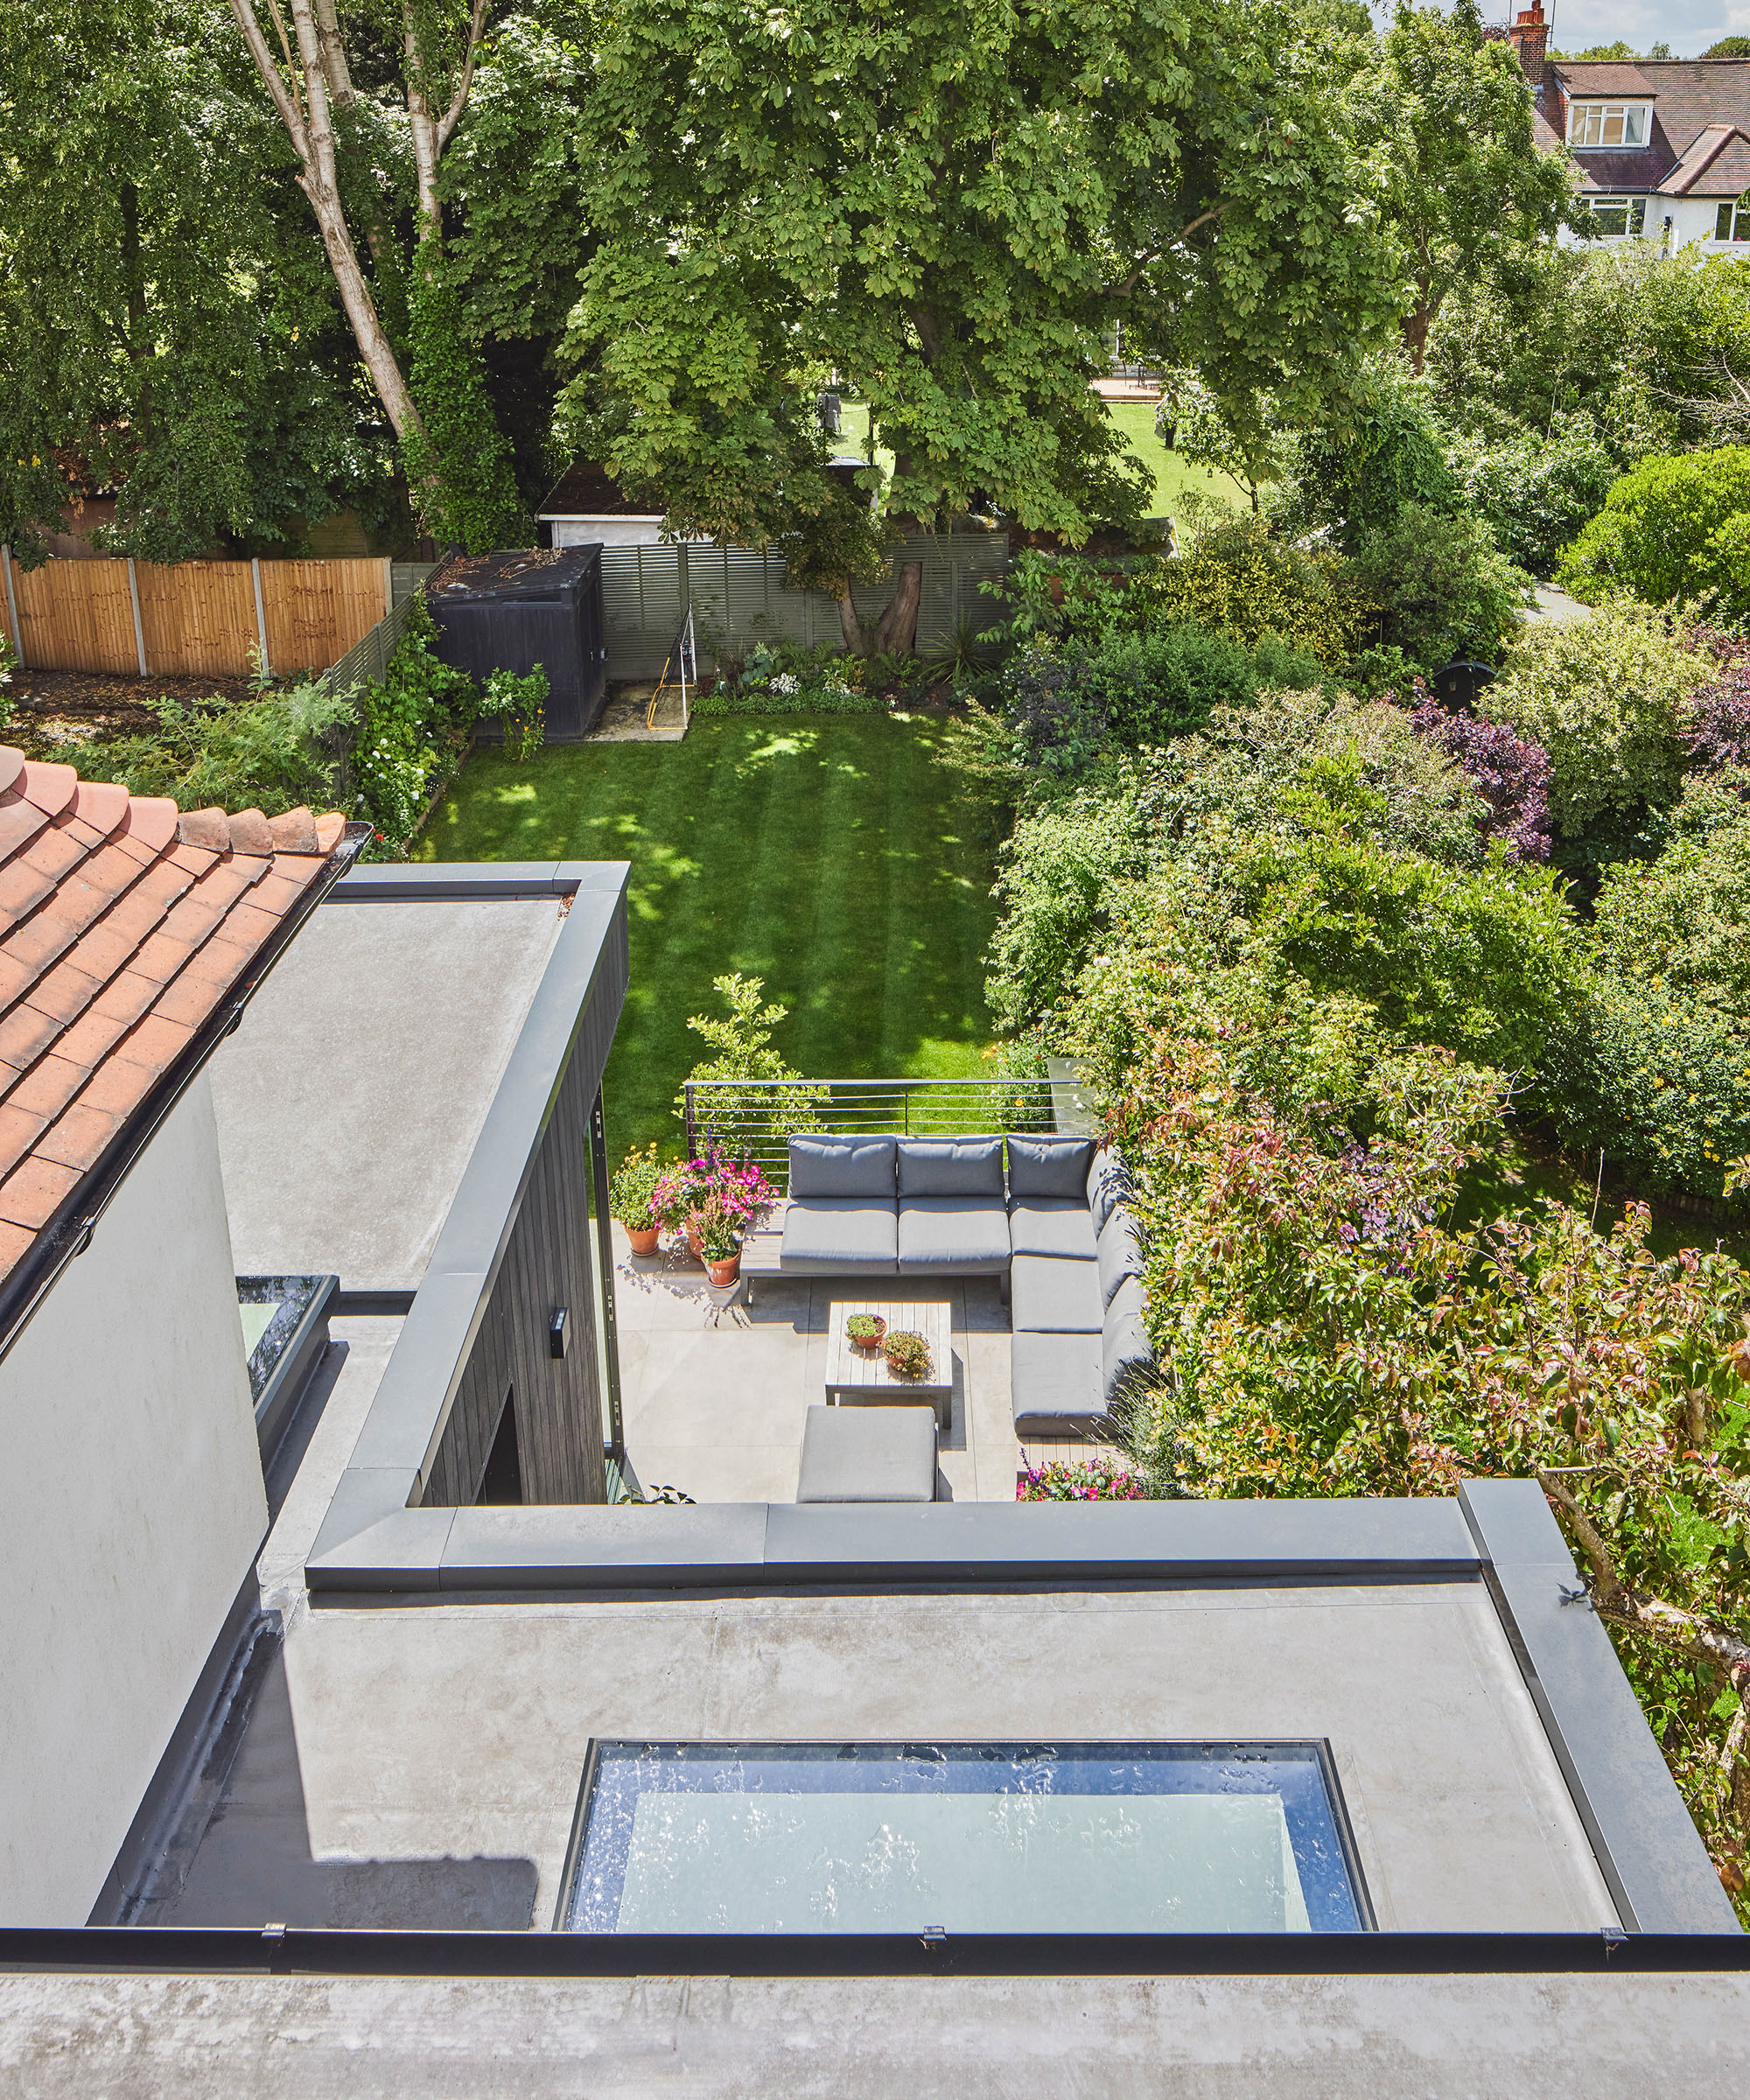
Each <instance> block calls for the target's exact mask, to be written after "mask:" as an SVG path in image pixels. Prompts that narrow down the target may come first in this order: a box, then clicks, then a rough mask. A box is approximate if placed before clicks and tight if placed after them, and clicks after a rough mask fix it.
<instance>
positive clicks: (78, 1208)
mask: <svg viewBox="0 0 1750 2100" xmlns="http://www.w3.org/2000/svg"><path fill="white" fill-rule="evenodd" d="M370 836H371V828H370V826H369V825H368V824H348V825H347V826H346V830H344V831H343V832H342V833H341V834H340V843H339V844H338V845H337V846H336V847H335V848H334V851H332V853H331V854H330V855H329V856H328V858H327V859H326V860H325V862H324V864H323V865H322V870H321V872H320V873H319V874H318V876H317V877H316V878H315V879H314V880H313V881H312V882H311V883H310V884H309V886H307V887H306V888H305V890H304V894H303V896H302V897H300V898H299V899H298V900H297V902H296V903H295V904H294V905H293V906H292V907H291V909H290V911H289V912H288V913H287V914H286V915H285V917H284V918H283V919H282V920H281V921H280V922H279V925H278V926H277V927H276V928H275V930H274V931H273V932H272V933H271V934H270V935H269V936H268V938H267V939H266V940H265V941H264V942H262V945H261V947H260V948H259V949H257V950H256V952H255V957H254V959H253V960H252V961H251V962H250V963H249V965H248V969H247V970H245V971H244V972H243V975H242V977H240V978H239V979H238V980H237V982H236V983H235V984H233V985H232V986H231V988H230V990H229V991H227V992H226V993H225V995H224V997H223V998H222V999H221V1002H220V1004H219V1005H218V1006H217V1008H216V1009H215V1010H214V1012H213V1013H212V1015H211V1016H210V1017H209V1018H208V1019H207V1020H206V1021H204V1022H203V1023H202V1024H201V1026H200V1028H199V1029H198V1030H197V1031H196V1032H195V1035H194V1038H193V1041H191V1042H188V1043H186V1044H185V1045H184V1046H183V1047H182V1049H180V1050H179V1052H178V1053H177V1054H176V1056H175V1057H174V1058H172V1060H171V1061H170V1063H169V1064H168V1065H166V1066H165V1069H164V1070H163V1071H162V1072H161V1073H160V1074H159V1075H158V1078H157V1079H155V1080H154V1081H153V1082H152V1084H151V1089H149V1091H148V1092H147V1094H146V1096H145V1097H144V1100H142V1101H141V1102H140V1103H139V1104H138V1106H137V1107H136V1108H135V1109H134V1110H132V1111H131V1112H130V1115H129V1116H128V1117H127V1118H126V1120H125V1121H124V1122H123V1124H122V1127H121V1129H120V1130H118V1131H116V1135H115V1136H114V1137H113V1138H111V1139H110V1140H109V1144H108V1145H105V1146H104V1148H103V1150H102V1152H100V1153H99V1154H98V1156H97V1158H96V1159H95V1160H94V1161H93V1163H92V1165H91V1166H89V1167H88V1168H87V1170H86V1172H85V1173H84V1175H83V1176H82V1177H81V1179H80V1180H79V1181H77V1182H76V1183H75V1184H74V1185H73V1187H72V1188H70V1189H69V1190H68V1191H67V1193H66V1195H65V1196H64V1197H63V1198H62V1199H61V1201H60V1203H59V1206H58V1207H57V1208H56V1209H55V1211H54V1212H53V1214H52V1215H51V1217H50V1218H49V1220H48V1222H47V1223H46V1224H45V1225H44V1226H43V1227H42V1229H40V1230H39V1231H38V1234H37V1236H36V1240H35V1242H34V1243H33V1244H32V1246H31V1250H30V1252H29V1253H28V1254H26V1255H25V1257H23V1259H22V1260H21V1261H19V1262H18V1264H17V1265H16V1267H14V1268H13V1270H12V1271H11V1273H10V1275H8V1276H7V1278H6V1279H5V1281H4V1283H0V1361H4V1358H5V1356H6V1354H7V1352H8V1351H9V1350H10V1349H11V1347H12V1344H13V1343H14V1342H15V1341H17V1340H18V1336H19V1335H20V1334H22V1333H23V1332H24V1330H25V1327H26V1326H27V1325H28V1324H29V1323H30V1320H31V1317H32V1315H33V1314H34V1313H35V1312H36V1310H37V1308H38V1306H40V1305H41V1304H42V1302H43V1300H44V1299H45V1298H46V1297H47V1296H48V1294H49V1292H51V1291H52V1289H53V1288H54V1285H55V1284H56V1282H57V1280H58V1279H59V1276H60V1272H61V1271H62V1270H63V1269H65V1268H66V1265H67V1264H68V1263H69V1262H71V1261H72V1260H73V1259H74V1257H76V1256H78V1255H81V1254H83V1253H84V1251H85V1250H86V1248H87V1247H88V1245H89V1243H90V1240H91V1235H92V1232H93V1230H94V1229H95V1227H96V1225H97V1222H98V1221H99V1219H100V1218H102V1215H103V1213H104V1212H105V1211H106V1210H107V1209H108V1208H109V1205H110V1203H111V1202H112V1201H114V1199H115V1196H116V1191H117V1190H118V1189H119V1188H120V1187H121V1186H122V1184H123V1181H125V1180H127V1178H128V1175H129V1174H130V1172H131V1171H132V1169H133V1166H134V1163H135V1162H136V1161H137V1159H139V1157H140V1154H141V1153H142V1152H144V1151H145V1149H146V1147H147V1146H148V1145H150V1144H151V1141H152V1139H153V1138H155V1137H156V1136H157V1135H158V1130H159V1128H160V1126H161V1125H162V1124H163V1123H164V1122H165V1118H166V1117H168V1116H169V1115H170V1113H171V1111H172V1110H173V1109H174V1108H175V1107H176V1105H177V1103H179V1101H180V1100H181V1099H182V1097H183V1096H184V1095H185V1094H186V1092H187V1091H188V1089H189V1088H190V1087H191V1086H192V1085H193V1082H194V1081H195V1080H196V1079H197V1078H198V1077H199V1076H200V1072H201V1069H202V1068H203V1067H204V1066H205V1064H206V1063H207V1059H208V1058H210V1057H211V1056H212V1054H213V1053H214V1051H215V1050H216V1049H217V1048H218V1047H219V1046H220V1044H221V1042H222V1041H223V1040H225V1038H226V1037H227V1036H228V1035H229V1034H230V1033H231V1031H232V1030H233V1029H234V1028H235V1026H237V1024H238V1022H239V1021H241V1020H242V1018H243V1009H244V1007H246V1006H247V1005H248V1003H249V1001H250V999H251V998H254V996H255V992H256V991H257V990H258V989H259V987H260V985H261V984H262V980H263V979H264V978H265V977H266V976H267V974H268V972H269V970H271V969H272V968H273V966H274V964H275V963H277V962H278V961H279V959H280V957H281V956H283V954H284V953H285V951H286V949H288V948H289V947H290V944H291V942H292V941H293V939H294V938H295V937H296V935H297V931H298V929H299V928H300V927H302V926H303V924H304V921H305V920H306V919H307V918H308V917H309V916H310V914H311V912H313V911H314V910H315V909H316V907H317V906H318V904H320V903H321V902H322V900H323V899H324V898H325V897H326V896H327V894H328V893H329V892H330V891H331V890H332V888H333V886H334V885H335V884H336V883H337V882H338V881H339V879H340V878H341V877H342V876H343V875H344V874H345V873H346V872H347V870H348V869H349V868H350V867H351V866H352V865H353V862H354V861H355V860H356V859H357V858H358V857H359V853H360V850H361V849H362V847H363V846H364V844H365V842H366V840H367V839H368V838H369V837H370Z"/></svg>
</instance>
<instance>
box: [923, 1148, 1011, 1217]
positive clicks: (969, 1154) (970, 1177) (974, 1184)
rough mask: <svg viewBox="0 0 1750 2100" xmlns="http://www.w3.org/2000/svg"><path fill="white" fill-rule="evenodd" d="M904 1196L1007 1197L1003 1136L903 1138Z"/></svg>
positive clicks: (998, 1199) (999, 1200) (1000, 1199)
mask: <svg viewBox="0 0 1750 2100" xmlns="http://www.w3.org/2000/svg"><path fill="white" fill-rule="evenodd" d="M907 1196H994V1197H995V1198H996V1199H997V1201H998V1202H999V1203H1000V1202H1001V1201H1003V1140H1002V1139H1001V1138H900V1198H901V1200H903V1199H904V1198H905V1197H907Z"/></svg>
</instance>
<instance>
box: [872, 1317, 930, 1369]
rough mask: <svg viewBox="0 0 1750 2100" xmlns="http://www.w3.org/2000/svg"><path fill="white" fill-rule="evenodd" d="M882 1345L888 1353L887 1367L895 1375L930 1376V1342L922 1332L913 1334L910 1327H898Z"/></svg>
mask: <svg viewBox="0 0 1750 2100" xmlns="http://www.w3.org/2000/svg"><path fill="white" fill-rule="evenodd" d="M882 1347H883V1348H884V1349H885V1351H886V1357H887V1369H889V1370H890V1371H892V1373H893V1376H894V1377H896V1378H928V1376H929V1369H930V1352H929V1344H928V1342H927V1341H925V1340H924V1338H923V1336H922V1335H921V1334H913V1332H912V1331H911V1329H910V1328H909V1327H898V1328H896V1329H895V1330H894V1332H893V1334H890V1335H888V1337H887V1339H886V1341H885V1342H884V1343H883V1345H882Z"/></svg>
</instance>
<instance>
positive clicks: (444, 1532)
mask: <svg viewBox="0 0 1750 2100" xmlns="http://www.w3.org/2000/svg"><path fill="white" fill-rule="evenodd" d="M630 872H631V870H630V865H629V864H628V863H627V862H625V861H604V862H584V861H570V862H566V861H555V862H541V863H533V864H530V863H516V862H511V863H500V864H486V865H476V864H450V865H437V866H434V867H431V868H430V869H427V868H425V867H423V866H420V867H416V866H411V865H392V866H377V867H368V868H363V869H360V871H359V876H360V878H361V879H360V880H358V881H357V882H356V883H355V884H353V885H352V886H341V888H342V889H343V890H344V891H345V896H344V901H346V902H347V903H350V904H360V903H402V902H407V901H411V900H451V899H456V898H465V897H477V898H482V899H490V898H500V897H538V896H554V895H557V896H560V897H562V898H568V899H569V900H570V901H569V907H568V909H567V911H566V917H565V922H564V924H563V927H562V928H560V932H559V937H558V939H557V940H556V942H554V945H553V949H552V953H551V954H550V955H549V957H548V960H547V967H546V969H545V970H543V971H542V977H541V981H540V983H539V984H537V985H536V986H535V996H534V998H533V999H532V1000H531V1001H530V1003H529V1007H528V1013H527V1015H526V1016H525V1018H524V1019H523V1024H522V1027H521V1031H520V1032H519V1033H518V1035H517V1039H516V1042H515V1044H514V1047H513V1048H512V1050H511V1054H510V1058H509V1061H508V1062H507V1065H506V1067H505V1071H504V1076H503V1078H502V1079H501V1080H500V1082H499V1087H498V1091H497V1092H496V1093H495V1094H494V1096H493V1101H492V1104H491V1106H490V1107H489V1108H488V1110H486V1121H485V1123H484V1124H482V1126H481V1129H480V1133H479V1138H477V1139H476V1140H475V1143H474V1149H473V1152H472V1154H471V1155H470V1157H469V1159H468V1164H467V1166H466V1167H465V1170H464V1171H463V1174H462V1179H461V1181H460V1182H459V1184H458V1187H457V1189H456V1193H455V1195H454V1197H453V1198H452V1199H451V1204H450V1208H449V1211H448V1214H447V1215H446V1216H445V1218H444V1224H443V1226H442V1228H441V1229H440V1230H439V1232H438V1236H437V1245H436V1246H435V1247H434V1248H433V1250H432V1253H431V1260H430V1264H429V1266H428V1267H427V1270H426V1272H425V1276H424V1278H423V1281H422V1282H421V1284H420V1285H419V1288H418V1289H417V1290H416V1292H414V1294H413V1301H412V1304H411V1305H410V1306H409V1308H408V1312H407V1315H406V1319H405V1321H404V1323H403V1325H402V1330H401V1333H400V1334H399V1335H398V1336H397V1338H396V1341H395V1348H394V1350H393V1352H392V1353H391V1355H390V1357H389V1360H388V1364H387V1366H386V1367H385V1369H384V1371H383V1376H382V1379H381V1383H379V1385H378V1387H377V1390H376V1394H375V1397H374V1398H373V1400H372V1402H371V1405H370V1409H369V1411H368V1412H367V1415H366V1417H365V1420H364V1424H363V1426H362V1427H361V1428H360V1432H359V1437H358V1441H357V1443H356V1444H355V1445H354V1446H353V1455H352V1458H351V1460H350V1461H349V1463H348V1465H347V1467H346V1471H345V1472H344V1473H343V1474H341V1476H340V1479H339V1483H338V1485H337V1487H336V1489H335V1492H334V1495H332V1498H331V1500H330V1502H329V1506H328V1511H327V1515H326V1516H325V1518H324V1520H323V1523H322V1526H321V1530H320V1531H319V1533H318V1537H317V1541H316V1544H315V1547H314V1549H313V1551H312V1555H311V1558H312V1559H315V1560H321V1559H323V1558H325V1556H326V1555H328V1554H329V1553H331V1552H332V1551H334V1550H336V1549H341V1550H344V1549H345V1547H346V1545H347V1544H350V1546H351V1547H352V1549H353V1551H362V1553H363V1556H364V1558H365V1559H366V1561H367V1563H368V1564H369V1565H371V1566H373V1567H374V1569H375V1570H376V1571H377V1576H376V1579H374V1582H373V1584H372V1586H374V1587H377V1588H382V1589H418V1588H430V1589H435V1588H436V1587H437V1555H438V1554H439V1553H441V1551H442V1550H443V1548H444V1544H445V1543H446V1542H447V1539H448V1536H449V1527H450V1522H451V1518H452V1517H453V1516H454V1514H455V1512H454V1511H452V1510H449V1509H420V1508H417V1507H415V1506H412V1505H416V1503H417V1502H418V1500H419V1496H420V1495H421V1494H422V1493H423V1489H424V1487H425V1483H426V1479H427V1475H428V1470H429V1467H430V1463H431V1460H432V1458H433V1456H434V1454H435V1453H436V1451H437V1446H438V1443H439V1441H440V1439H442V1437H443V1433H444V1425H445V1424H446V1423H447V1421H448V1420H449V1416H450V1410H451V1406H452V1405H453V1404H454V1400H455V1396H456V1391H457V1389H458V1386H459V1384H460V1383H461V1378H462V1374H463V1370H464V1368H465V1365H466V1362H467V1359H468V1352H469V1350H470V1348H472V1344H473V1340H474V1336H475V1334H476V1333H477V1332H478V1330H479V1324H480V1321H481V1320H482V1319H483V1318H484V1316H485V1313H486V1305H487V1302H488V1300H489V1299H490V1296H491V1292H492V1287H493V1282H494V1280H495V1278H496V1277H497V1274H498V1271H499V1268H500V1264H501V1263H502V1261H503V1259H504V1254H505V1250H506V1248H507V1245H508V1243H509V1240H510V1236H511V1233H512V1231H513V1229H514V1225H515V1222H516V1218H517V1215H518V1212H519V1210H520V1209H521V1202H522V1197H523V1193H524V1190H525V1188H526V1187H527V1184H528V1177H529V1175H530V1173H532V1172H533V1169H534V1163H535V1153H536V1152H537V1151H538V1149H539V1146H540V1142H541V1138H542V1133H543V1132H544V1131H545V1130H546V1127H547V1124H548V1121H549V1117H551V1114H552V1110H553V1104H554V1102H555V1100H556V1096H557V1094H558V1089H559V1086H560V1082H561V1081H562V1080H563V1077H564V1076H565V1075H566V1072H567V1070H568V1068H569V1067H570V1061H571V1059H572V1056H573V1054H574V1053H575V1052H576V1050H577V1039H578V1036H579V1034H580V1033H581V1032H582V1030H583V1027H584V1017H585V1015H586V1014H587V1013H589V1012H590V1011H591V1006H592V1004H593V1002H594V1001H595V1000H596V999H597V998H598V997H606V998H613V1000H614V1002H615V1005H616V1019H617V1018H618V1015H617V1009H618V1005H619V1002H620V1000H622V999H623V998H624V997H625V990H626V942H627V928H626V888H627V879H628V877H629V875H630ZM612 1036H613V1031H612V1029H610V1030H608V1031H607V1032H606V1040H612ZM586 1079H587V1080H588V1082H589V1084H590V1090H591V1092H593V1091H594V1088H595V1087H596V1086H598V1085H599V1083H600V1074H599V1073H595V1074H591V1075H586Z"/></svg>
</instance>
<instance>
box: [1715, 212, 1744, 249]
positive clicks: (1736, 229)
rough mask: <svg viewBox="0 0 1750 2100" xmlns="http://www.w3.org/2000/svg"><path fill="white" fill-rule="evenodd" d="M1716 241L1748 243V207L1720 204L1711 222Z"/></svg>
mask: <svg viewBox="0 0 1750 2100" xmlns="http://www.w3.org/2000/svg"><path fill="white" fill-rule="evenodd" d="M1713 237H1714V239H1715V240H1716V241H1750V206H1746V205H1742V204H1722V205H1721V206H1720V207H1719V215H1718V216H1717V217H1716V218H1715V220H1714V222H1713Z"/></svg>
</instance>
